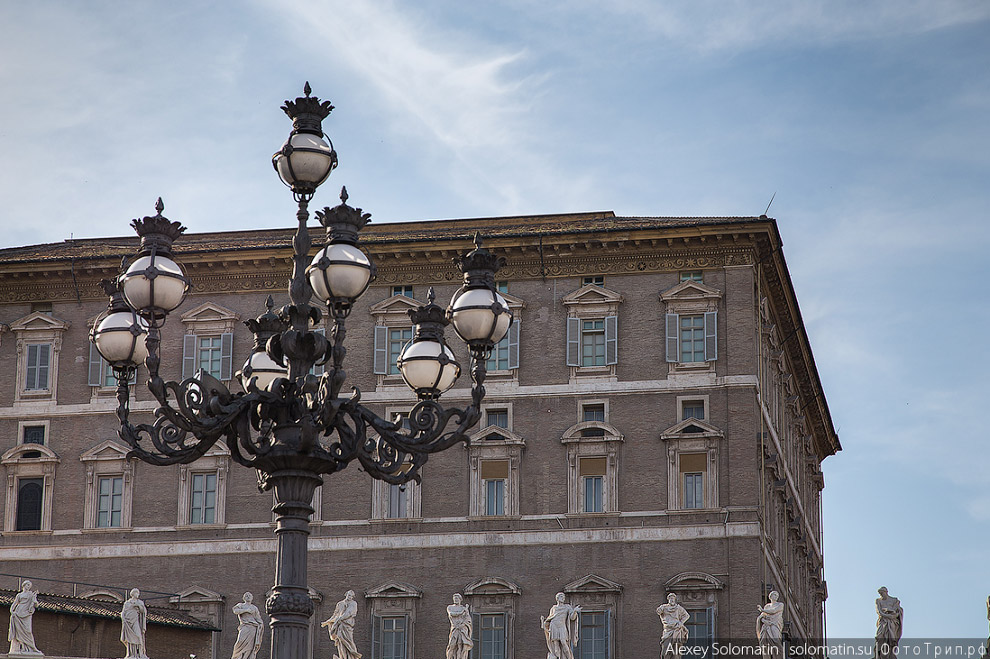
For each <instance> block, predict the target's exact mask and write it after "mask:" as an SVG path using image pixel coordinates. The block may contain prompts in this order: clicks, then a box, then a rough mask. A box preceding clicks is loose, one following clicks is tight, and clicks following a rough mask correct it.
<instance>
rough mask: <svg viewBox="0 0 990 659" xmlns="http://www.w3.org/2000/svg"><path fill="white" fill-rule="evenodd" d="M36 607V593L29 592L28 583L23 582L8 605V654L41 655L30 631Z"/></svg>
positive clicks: (29, 586)
mask: <svg viewBox="0 0 990 659" xmlns="http://www.w3.org/2000/svg"><path fill="white" fill-rule="evenodd" d="M37 606H38V593H36V592H35V591H33V590H31V582H30V581H25V582H24V585H23V586H22V587H21V592H19V593H17V594H16V595H14V600H13V601H12V602H11V603H10V630H9V631H8V632H7V640H8V641H10V654H37V655H40V654H43V653H42V652H41V650H39V649H38V647H37V646H36V645H35V644H34V632H33V631H32V630H31V619H32V618H33V617H34V609H35V607H37Z"/></svg>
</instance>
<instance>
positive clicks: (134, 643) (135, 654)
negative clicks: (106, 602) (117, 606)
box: [120, 588, 148, 659]
mask: <svg viewBox="0 0 990 659" xmlns="http://www.w3.org/2000/svg"><path fill="white" fill-rule="evenodd" d="M140 594H141V591H140V590H138V589H137V588H131V596H130V597H129V598H128V600H127V601H126V602H124V606H123V607H122V608H121V610H120V642H121V643H123V644H124V647H126V648H127V654H126V655H124V659H148V653H147V652H146V650H145V645H144V634H145V632H146V631H148V609H147V607H145V605H144V602H142V601H141V600H139V599H138V595H140Z"/></svg>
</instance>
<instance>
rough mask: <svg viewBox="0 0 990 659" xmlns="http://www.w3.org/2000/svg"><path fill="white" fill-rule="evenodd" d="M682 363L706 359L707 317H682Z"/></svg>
mask: <svg viewBox="0 0 990 659" xmlns="http://www.w3.org/2000/svg"><path fill="white" fill-rule="evenodd" d="M680 342H681V363H685V362H703V361H705V317H704V316H701V315H698V316H681V317H680Z"/></svg>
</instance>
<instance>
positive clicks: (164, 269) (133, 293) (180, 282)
mask: <svg viewBox="0 0 990 659" xmlns="http://www.w3.org/2000/svg"><path fill="white" fill-rule="evenodd" d="M149 275H151V276H149ZM120 284H121V288H122V289H123V291H124V297H125V298H126V299H127V303H128V304H129V305H131V307H133V308H134V309H136V310H137V311H139V312H145V311H146V310H148V311H152V310H153V311H156V312H158V313H156V314H155V315H162V314H166V313H168V312H170V311H172V310H173V309H175V308H176V307H178V306H179V305H180V304H182V300H184V299H185V297H186V290H187V289H188V288H189V284H188V282H187V280H186V276H185V274H184V273H183V272H182V268H181V267H179V264H178V263H176V262H175V261H173V260H172V259H170V258H168V257H167V256H162V255H161V254H149V255H146V256H142V257H140V258H138V259H136V260H135V261H134V263H132V264H131V266H130V267H129V268H127V272H125V273H124V274H123V275H121V277H120Z"/></svg>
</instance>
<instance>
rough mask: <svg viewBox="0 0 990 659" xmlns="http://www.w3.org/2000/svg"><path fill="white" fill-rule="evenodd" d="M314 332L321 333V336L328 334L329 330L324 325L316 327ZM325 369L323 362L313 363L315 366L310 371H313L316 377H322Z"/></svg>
mask: <svg viewBox="0 0 990 659" xmlns="http://www.w3.org/2000/svg"><path fill="white" fill-rule="evenodd" d="M313 334H319V335H320V336H326V335H327V331H326V330H325V329H323V328H322V327H318V328H316V329H314V330H313ZM324 370H325V369H324V367H323V364H313V368H312V370H311V371H310V373H312V374H313V375H315V376H316V377H320V376H321V375H323V371H324Z"/></svg>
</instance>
